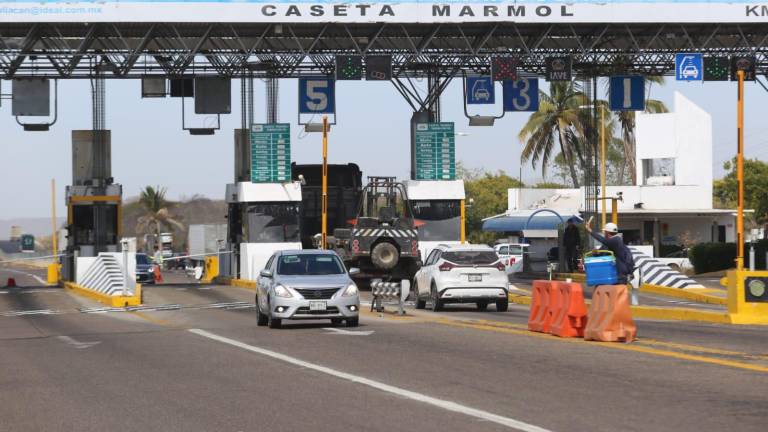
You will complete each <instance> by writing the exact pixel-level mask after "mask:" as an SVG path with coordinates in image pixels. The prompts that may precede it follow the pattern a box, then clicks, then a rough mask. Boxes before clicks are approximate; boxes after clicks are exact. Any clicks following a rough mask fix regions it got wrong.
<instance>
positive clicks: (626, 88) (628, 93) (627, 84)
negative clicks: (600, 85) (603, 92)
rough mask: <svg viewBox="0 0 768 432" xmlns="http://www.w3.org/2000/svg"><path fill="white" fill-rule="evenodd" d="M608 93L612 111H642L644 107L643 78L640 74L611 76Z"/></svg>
mask: <svg viewBox="0 0 768 432" xmlns="http://www.w3.org/2000/svg"><path fill="white" fill-rule="evenodd" d="M609 93H610V97H609V99H610V101H609V102H610V105H611V110H612V111H643V110H644V109H645V79H644V78H643V77H642V76H637V75H618V76H612V77H611V78H610V89H609Z"/></svg>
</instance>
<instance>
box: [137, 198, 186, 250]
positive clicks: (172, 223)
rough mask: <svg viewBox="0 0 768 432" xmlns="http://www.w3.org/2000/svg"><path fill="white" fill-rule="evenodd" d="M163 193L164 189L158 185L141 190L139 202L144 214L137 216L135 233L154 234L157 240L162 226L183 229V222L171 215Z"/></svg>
mask: <svg viewBox="0 0 768 432" xmlns="http://www.w3.org/2000/svg"><path fill="white" fill-rule="evenodd" d="M165 193H166V189H165V188H162V187H160V186H155V187H152V186H147V187H145V188H144V189H143V190H142V191H141V194H140V196H139V204H140V205H141V207H142V208H143V209H144V215H142V216H140V217H139V219H138V223H137V224H136V232H137V233H140V232H144V233H146V234H155V235H156V236H157V239H158V240H159V239H160V232H161V231H162V228H163V227H164V226H165V227H167V228H171V229H173V228H176V229H178V230H181V231H183V230H184V224H182V223H181V222H179V221H178V220H176V219H174V217H173V216H172V215H171V212H170V210H169V203H168V201H167V200H166V199H165Z"/></svg>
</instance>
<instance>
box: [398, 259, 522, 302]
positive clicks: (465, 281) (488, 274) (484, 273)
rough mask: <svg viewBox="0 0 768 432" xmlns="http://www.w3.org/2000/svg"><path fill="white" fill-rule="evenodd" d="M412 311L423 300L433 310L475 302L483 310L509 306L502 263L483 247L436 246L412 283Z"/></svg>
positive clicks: (507, 285) (505, 276) (507, 286)
mask: <svg viewBox="0 0 768 432" xmlns="http://www.w3.org/2000/svg"><path fill="white" fill-rule="evenodd" d="M413 287H414V288H413V290H414V293H415V298H416V308H417V309H424V307H425V306H426V305H427V300H429V301H430V303H431V305H432V310H433V311H439V310H441V309H442V308H443V305H444V304H446V303H475V304H477V308H478V309H480V310H484V309H485V308H486V307H488V303H495V304H496V310H498V311H500V312H504V311H506V310H507V308H508V307H509V298H508V297H507V293H508V292H509V281H508V278H507V273H506V271H505V266H504V263H502V262H501V260H499V257H498V255H496V251H494V250H493V248H491V247H489V246H484V245H455V246H447V245H440V246H438V247H436V248H435V249H432V252H431V253H430V254H429V257H427V260H426V261H425V262H424V265H423V266H422V267H421V269H420V270H419V271H418V272H417V273H416V276H415V277H414V281H413Z"/></svg>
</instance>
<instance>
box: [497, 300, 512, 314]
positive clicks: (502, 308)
mask: <svg viewBox="0 0 768 432" xmlns="http://www.w3.org/2000/svg"><path fill="white" fill-rule="evenodd" d="M508 309H509V299H504V300H499V301H497V302H496V311H498V312H506V311H507V310H508Z"/></svg>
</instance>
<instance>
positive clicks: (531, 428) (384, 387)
mask: <svg viewBox="0 0 768 432" xmlns="http://www.w3.org/2000/svg"><path fill="white" fill-rule="evenodd" d="M189 331H190V332H191V333H194V334H196V335H198V336H202V337H205V338H208V339H213V340H215V341H218V342H222V343H225V344H228V345H232V346H234V347H237V348H241V349H244V350H246V351H251V352H254V353H257V354H261V355H264V356H267V357H271V358H273V359H276V360H281V361H283V362H285V363H289V364H292V365H296V366H299V367H303V368H306V369H311V370H314V371H317V372H321V373H324V374H327V375H331V376H334V377H336V378H340V379H343V380H347V381H351V382H353V383H357V384H362V385H364V386H368V387H371V388H375V389H377V390H381V391H383V392H386V393H391V394H394V395H397V396H400V397H404V398H407V399H412V400H415V401H419V402H423V403H425V404H428V405H432V406H435V407H437V408H442V409H444V410H446V411H451V412H455V413H459V414H464V415H467V416H470V417H475V418H478V419H481V420H486V421H490V422H493V423H497V424H500V425H502V426H506V427H509V428H512V429H517V430H520V431H524V432H550V431H549V430H548V429H544V428H541V427H539V426H535V425H532V424H529V423H525V422H522V421H519V420H515V419H513V418H509V417H503V416H500V415H497V414H493V413H490V412H488V411H483V410H479V409H476V408H472V407H468V406H465V405H461V404H459V403H456V402H452V401H448V400H443V399H438V398H434V397H432V396H428V395H425V394H422V393H417V392H414V391H411V390H406V389H402V388H400V387H395V386H391V385H389V384H384V383H382V382H378V381H374V380H372V379H368V378H364V377H361V376H357V375H352V374H349V373H346V372H341V371H337V370H335V369H331V368H329V367H325V366H321V365H318V364H315V363H310V362H306V361H304V360H300V359H298V358H295V357H291V356H288V355H285V354H280V353H278V352H275V351H270V350H267V349H264V348H259V347H256V346H253V345H248V344H246V343H243V342H240V341H236V340H234V339H230V338H227V337H224V336H219V335H217V334H215V333H211V332H208V331H205V330H200V329H189Z"/></svg>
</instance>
